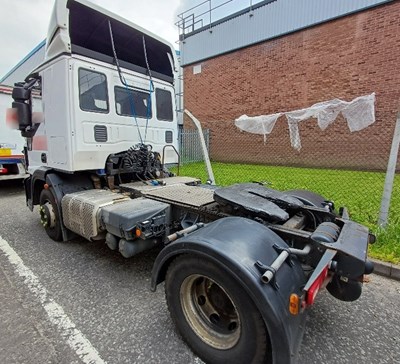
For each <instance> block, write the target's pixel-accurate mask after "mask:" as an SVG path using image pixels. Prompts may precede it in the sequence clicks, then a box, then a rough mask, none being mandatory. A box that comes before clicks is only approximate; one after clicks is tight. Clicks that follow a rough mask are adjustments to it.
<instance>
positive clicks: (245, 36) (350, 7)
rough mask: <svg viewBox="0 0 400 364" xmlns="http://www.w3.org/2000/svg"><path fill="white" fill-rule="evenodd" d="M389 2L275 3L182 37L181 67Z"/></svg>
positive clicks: (291, 0)
mask: <svg viewBox="0 0 400 364" xmlns="http://www.w3.org/2000/svg"><path fill="white" fill-rule="evenodd" d="M390 1H393V0H277V1H274V2H272V3H267V4H266V5H264V6H261V7H258V8H256V9H254V10H253V11H251V12H246V13H244V14H241V15H239V16H236V17H233V18H231V19H229V20H227V21H225V22H222V23H218V22H217V23H216V24H214V25H213V24H211V26H206V27H204V29H203V30H202V31H197V32H194V33H193V34H187V35H185V39H184V41H182V42H181V60H182V65H183V66H185V65H188V64H192V63H196V62H199V61H201V60H204V59H207V58H211V57H214V56H217V55H220V54H223V53H227V52H230V51H232V50H235V49H239V48H243V47H246V46H248V45H251V44H255V43H258V42H261V41H264V40H267V39H271V38H275V37H278V36H281V35H284V34H287V33H291V32H294V31H297V30H300V29H303V28H307V27H310V26H313V25H316V24H319V23H322V22H325V21H329V20H331V19H335V18H338V17H341V16H345V15H347V14H351V13H354V12H357V11H361V10H364V9H367V8H370V7H372V6H376V5H379V4H383V3H387V2H390Z"/></svg>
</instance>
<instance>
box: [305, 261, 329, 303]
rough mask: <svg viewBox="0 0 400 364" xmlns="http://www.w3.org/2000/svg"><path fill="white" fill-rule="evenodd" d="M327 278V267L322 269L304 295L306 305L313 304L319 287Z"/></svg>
mask: <svg viewBox="0 0 400 364" xmlns="http://www.w3.org/2000/svg"><path fill="white" fill-rule="evenodd" d="M327 276H328V266H326V267H325V268H324V270H323V271H322V272H321V274H320V275H319V276H318V278H317V279H316V280H315V281H314V283H313V284H312V285H311V287H310V288H309V290H308V291H307V294H306V303H307V305H312V304H313V303H314V301H315V297H316V296H317V293H318V291H319V289H320V288H321V286H322V285H323V284H324V282H325V279H326V277H327Z"/></svg>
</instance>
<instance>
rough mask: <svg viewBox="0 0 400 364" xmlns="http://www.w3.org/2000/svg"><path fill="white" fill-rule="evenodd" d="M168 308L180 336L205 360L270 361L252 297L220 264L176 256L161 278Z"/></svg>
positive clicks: (261, 322) (267, 339)
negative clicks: (163, 280)
mask: <svg viewBox="0 0 400 364" xmlns="http://www.w3.org/2000/svg"><path fill="white" fill-rule="evenodd" d="M165 294H166V300H167V305H168V309H169V311H170V314H171V317H172V320H173V321H174V323H175V325H176V327H177V328H178V331H179V332H180V334H181V336H182V338H183V339H184V340H185V341H186V342H187V343H188V345H189V346H190V347H191V348H192V350H193V351H194V352H195V353H196V354H197V355H198V356H199V357H200V358H201V359H202V360H204V361H205V362H206V363H224V364H226V363H230V364H234V363H238V364H239V363H240V364H243V363H266V362H267V363H270V362H271V356H270V350H269V347H270V344H269V337H268V333H267V330H266V327H265V324H264V321H263V319H262V317H261V315H260V313H259V311H258V309H257V308H256V306H255V304H254V303H253V301H252V300H251V299H250V297H249V296H248V295H247V293H246V292H245V291H244V290H243V288H242V287H241V286H240V285H239V284H238V283H237V282H236V281H235V279H234V278H233V277H232V276H231V275H230V274H229V273H228V272H227V271H225V270H224V269H223V268H221V267H220V266H218V265H216V264H215V263H213V262H212V261H210V260H208V259H206V258H204V257H197V256H194V255H182V256H180V257H178V258H176V259H175V260H174V261H173V262H172V263H171V264H170V266H169V268H168V271H167V275H166V279H165Z"/></svg>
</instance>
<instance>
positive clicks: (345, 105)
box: [235, 93, 375, 150]
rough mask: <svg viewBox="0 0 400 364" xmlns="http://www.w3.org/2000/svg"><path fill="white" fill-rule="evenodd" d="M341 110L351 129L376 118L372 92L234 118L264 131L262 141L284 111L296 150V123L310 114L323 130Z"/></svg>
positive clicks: (239, 124) (244, 126) (239, 123)
mask: <svg viewBox="0 0 400 364" xmlns="http://www.w3.org/2000/svg"><path fill="white" fill-rule="evenodd" d="M340 113H342V115H343V117H344V118H345V119H346V121H347V125H348V127H349V129H350V132H354V131H359V130H362V129H364V128H366V127H368V126H369V125H371V124H372V123H374V122H375V93H372V94H370V95H365V96H360V97H357V98H355V99H354V100H352V101H350V102H348V101H343V100H340V99H333V100H329V101H323V102H319V103H317V104H314V105H312V106H310V107H308V108H306V109H301V110H295V111H289V112H282V113H277V114H270V115H260V116H247V115H242V116H241V117H239V118H238V119H236V120H235V125H236V126H237V127H238V128H239V129H241V130H243V131H247V132H249V133H253V134H262V135H264V142H266V138H267V135H268V134H271V132H272V130H273V128H274V126H275V123H276V121H277V120H278V118H279V117H280V116H281V115H286V119H287V122H288V126H289V134H290V143H291V145H292V147H293V148H295V149H296V150H300V149H301V141H300V132H299V123H300V122H301V121H305V120H307V119H310V118H315V119H317V121H318V126H319V127H320V128H321V129H322V130H325V129H326V128H327V127H328V126H329V125H331V124H332V123H333V122H334V121H335V120H336V118H337V117H338V115H339V114H340Z"/></svg>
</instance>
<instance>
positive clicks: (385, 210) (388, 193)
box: [378, 107, 400, 227]
mask: <svg viewBox="0 0 400 364" xmlns="http://www.w3.org/2000/svg"><path fill="white" fill-rule="evenodd" d="M399 109H400V107H399ZM399 144H400V110H399V112H398V113H397V120H396V126H395V128H394V134H393V141H392V148H391V150H390V156H389V162H388V166H387V171H386V177H385V186H384V189H383V195H382V202H381V210H380V213H379V220H378V224H379V225H380V226H383V227H384V226H386V224H387V222H388V217H389V207H390V199H391V197H392V190H393V182H394V176H395V172H396V164H397V156H398V154H399Z"/></svg>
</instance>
